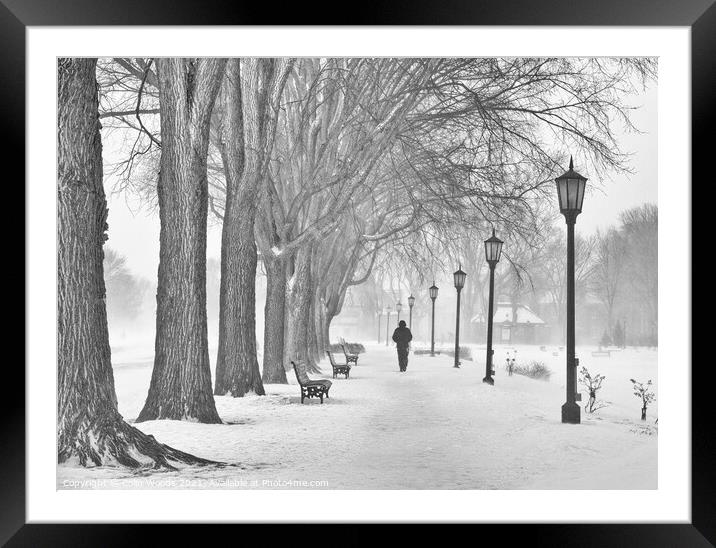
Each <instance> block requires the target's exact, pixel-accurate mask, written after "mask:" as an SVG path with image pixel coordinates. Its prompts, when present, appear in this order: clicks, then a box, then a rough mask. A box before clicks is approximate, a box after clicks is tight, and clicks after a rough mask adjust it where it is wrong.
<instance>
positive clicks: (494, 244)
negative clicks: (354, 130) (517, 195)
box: [482, 228, 503, 385]
mask: <svg viewBox="0 0 716 548" xmlns="http://www.w3.org/2000/svg"><path fill="white" fill-rule="evenodd" d="M502 243H503V242H502V240H500V239H499V238H498V237H497V236H495V229H494V228H493V229H492V236H490V237H489V238H488V239H487V240H485V259H487V264H488V265H489V266H490V300H489V301H488V305H487V310H488V312H487V358H486V359H485V378H484V379H482V382H486V383H487V384H493V385H494V384H495V379H493V378H492V355H493V354H494V353H495V352H494V350H492V315H493V312H492V302H493V301H494V293H495V267H496V266H497V263H498V261H499V260H500V255H501V254H502Z"/></svg>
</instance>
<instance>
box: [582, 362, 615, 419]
mask: <svg viewBox="0 0 716 548" xmlns="http://www.w3.org/2000/svg"><path fill="white" fill-rule="evenodd" d="M604 379H605V377H604V375H600V374H599V373H597V374H596V375H594V376H593V377H592V375H591V373H589V370H588V369H587V368H586V367H584V366H582V369H580V371H579V384H581V385H582V386H584V388H586V389H587V392H589V400H588V401H587V403H586V404H585V405H584V410H585V411H586V412H587V413H594V412H595V411H596V410H597V409H601V408H602V407H606V406H607V405H609V404H608V403H607V402H604V401H597V392H599V389H600V388H601V387H602V381H603V380H604Z"/></svg>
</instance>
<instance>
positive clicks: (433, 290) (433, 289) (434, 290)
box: [428, 280, 438, 356]
mask: <svg viewBox="0 0 716 548" xmlns="http://www.w3.org/2000/svg"><path fill="white" fill-rule="evenodd" d="M428 295H430V300H431V301H433V315H432V321H431V325H432V328H431V331H430V355H431V356H435V299H437V298H438V286H436V285H435V280H433V285H431V286H430V287H429V288H428Z"/></svg>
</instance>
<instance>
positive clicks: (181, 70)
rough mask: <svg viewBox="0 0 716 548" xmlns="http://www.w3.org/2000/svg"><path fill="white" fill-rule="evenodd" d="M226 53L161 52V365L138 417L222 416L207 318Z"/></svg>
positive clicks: (205, 419)
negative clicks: (166, 55) (212, 126)
mask: <svg viewBox="0 0 716 548" xmlns="http://www.w3.org/2000/svg"><path fill="white" fill-rule="evenodd" d="M225 64H226V61H225V60H222V59H180V58H171V59H158V60H157V61H156V65H157V80H158V87H159V103H160V110H161V124H162V126H161V127H162V142H161V170H160V176H159V185H158V194H159V219H160V223H161V231H160V240H159V282H158V287H157V323H156V325H157V333H156V343H155V355H154V369H153V371H152V380H151V384H150V386H149V394H148V395H147V401H146V402H145V404H144V408H143V409H142V411H141V412H140V414H139V417H138V418H137V421H138V422H139V421H146V420H153V419H176V420H193V421H198V422H204V423H220V422H221V419H220V418H219V414H218V413H217V412H216V406H215V404H214V398H213V396H212V390H211V371H210V369H209V349H208V341H207V325H206V321H207V320H206V226H207V211H208V202H207V193H208V188H207V184H208V183H207V174H206V157H207V150H208V145H209V122H210V119H211V112H212V108H213V106H214V101H215V99H216V95H217V93H218V90H219V85H220V83H221V77H222V75H223V71H224V66H225Z"/></svg>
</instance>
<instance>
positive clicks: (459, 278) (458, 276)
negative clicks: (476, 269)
mask: <svg viewBox="0 0 716 548" xmlns="http://www.w3.org/2000/svg"><path fill="white" fill-rule="evenodd" d="M466 276H467V274H466V273H465V272H463V271H462V266H458V268H457V270H456V271H455V272H454V273H453V280H454V282H455V289H456V290H457V312H456V315H455V364H454V365H453V367H460V291H462V288H463V287H465V277H466Z"/></svg>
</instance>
